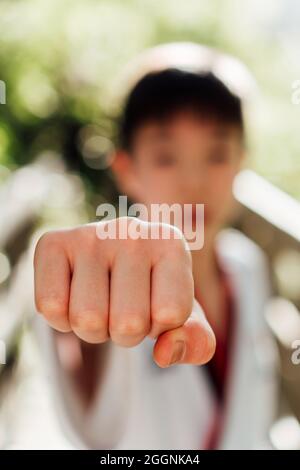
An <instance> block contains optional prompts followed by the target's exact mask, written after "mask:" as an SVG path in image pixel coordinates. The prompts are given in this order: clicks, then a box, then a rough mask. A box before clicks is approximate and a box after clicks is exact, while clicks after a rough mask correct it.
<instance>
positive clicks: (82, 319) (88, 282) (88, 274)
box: [69, 250, 109, 343]
mask: <svg viewBox="0 0 300 470" xmlns="http://www.w3.org/2000/svg"><path fill="white" fill-rule="evenodd" d="M108 312H109V271H108V265H107V264H106V263H105V261H104V259H102V260H99V259H98V258H97V257H95V256H94V255H93V256H91V255H90V254H89V253H88V252H85V251H84V250H82V252H81V253H80V255H79V256H77V257H76V258H75V262H74V271H73V276H72V282H71V293H70V305H69V320H70V324H71V327H72V329H73V331H74V333H75V334H76V335H77V336H78V337H79V338H81V339H82V340H84V341H86V342H88V343H102V342H104V341H107V339H108V338H109V334H108Z"/></svg>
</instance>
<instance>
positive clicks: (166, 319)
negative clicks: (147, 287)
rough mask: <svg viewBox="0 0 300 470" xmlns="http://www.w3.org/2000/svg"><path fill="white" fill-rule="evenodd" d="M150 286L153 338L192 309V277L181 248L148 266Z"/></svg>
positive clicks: (173, 325) (184, 316) (176, 322)
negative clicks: (150, 270) (149, 268)
mask: <svg viewBox="0 0 300 470" xmlns="http://www.w3.org/2000/svg"><path fill="white" fill-rule="evenodd" d="M151 290H152V291H151V322H152V326H151V332H150V336H151V337H152V338H156V337H157V336H159V335H160V334H161V333H163V332H164V331H168V330H170V329H174V328H177V327H179V326H181V325H183V324H184V322H185V321H186V320H187V318H188V317H189V315H190V313H191V311H192V307H193V297H194V281H193V276H192V270H191V263H190V259H189V258H188V257H187V254H186V253H185V251H179V252H178V253H174V252H170V253H168V254H167V255H166V256H165V257H163V258H162V259H161V260H160V261H158V263H157V264H156V265H155V266H154V267H153V270H152V286H151Z"/></svg>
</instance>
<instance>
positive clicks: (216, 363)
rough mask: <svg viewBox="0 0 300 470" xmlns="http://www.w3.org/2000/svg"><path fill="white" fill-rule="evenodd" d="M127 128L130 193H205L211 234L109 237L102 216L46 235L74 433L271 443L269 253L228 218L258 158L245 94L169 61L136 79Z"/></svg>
mask: <svg viewBox="0 0 300 470" xmlns="http://www.w3.org/2000/svg"><path fill="white" fill-rule="evenodd" d="M119 137H120V139H119V142H120V145H119V149H118V150H117V151H116V155H115V159H114V163H113V170H114V173H115V177H116V181H117V184H118V186H119V189H120V191H121V192H122V194H126V195H128V196H129V198H130V199H131V200H133V201H135V202H138V203H143V204H144V205H145V206H146V207H147V208H150V206H151V204H153V203H167V204H169V205H172V204H174V203H177V204H179V205H180V206H182V207H183V205H184V204H187V203H188V204H193V205H195V204H198V203H201V204H204V205H205V220H204V222H205V223H204V232H205V242H204V247H203V248H202V249H198V250H192V251H190V252H189V251H188V250H186V245H185V242H184V240H183V239H176V237H175V236H173V237H170V239H169V240H163V239H156V240H151V239H148V240H141V239H140V240H132V239H130V237H128V238H127V239H126V240H120V239H116V240H99V238H98V237H97V234H96V228H95V225H88V226H83V227H77V228H75V229H73V230H67V231H64V230H62V231H57V232H51V233H48V234H46V235H44V236H43V237H42V239H41V240H40V241H39V243H38V245H37V249H36V253H35V295H36V305H37V309H38V311H40V312H41V313H42V314H43V316H44V317H45V319H46V320H47V322H48V323H49V325H51V326H52V327H53V328H54V329H55V330H57V331H58V332H60V333H55V334H54V333H53V334H50V331H51V330H49V329H47V330H46V329H45V327H44V326H42V327H41V330H42V331H43V334H44V338H45V341H44V346H45V350H46V352H47V361H48V363H49V364H50V365H51V366H52V369H51V371H52V372H51V373H52V379H53V384H54V387H55V389H56V393H57V399H58V401H57V404H58V406H59V407H60V417H61V419H62V422H63V424H64V427H65V429H66V432H67V433H68V435H69V437H70V439H71V440H72V442H73V443H74V445H75V446H76V447H78V448H107V449H132V448H144V449H145V448H152V449H184V448H189V449H205V448H254V447H256V446H258V445H261V444H262V442H263V441H265V440H266V438H267V431H268V427H269V425H270V420H271V417H272V411H273V410H272V408H273V404H272V396H271V394H270V393H271V392H270V388H269V387H270V386H272V381H270V374H269V371H265V370H262V363H261V361H260V357H261V347H262V346H263V340H264V338H265V329H264V323H263V309H264V305H265V302H266V300H267V297H268V279H267V274H266V269H265V262H264V258H263V256H262V254H261V252H260V251H259V249H258V248H257V247H256V246H255V245H254V244H253V243H252V242H251V241H250V240H248V239H247V238H246V237H245V236H243V235H242V234H240V233H238V232H236V231H233V230H227V231H220V230H221V229H222V227H223V226H224V225H225V224H226V223H227V221H228V220H229V218H230V215H231V212H232V209H233V205H234V204H233V196H232V184H233V180H234V177H235V176H236V174H237V173H238V171H239V169H240V167H241V164H242V162H243V158H244V157H243V156H244V122H243V114H242V104H241V101H240V99H239V98H238V97H237V96H235V95H234V94H233V93H232V92H231V91H230V90H229V89H228V88H227V87H226V86H225V84H224V83H222V81H220V80H219V79H218V78H217V77H216V76H215V75H214V74H213V73H210V72H205V73H196V72H191V71H187V70H180V69H176V68H165V69H162V70H160V71H156V72H152V73H149V74H146V75H145V76H144V77H142V78H141V79H140V80H139V81H138V83H136V84H135V86H134V87H133V89H132V90H131V92H130V94H129V96H128V97H127V101H126V105H125V108H124V112H123V115H122V119H121V121H120V128H119ZM193 216H195V213H194V212H193ZM131 222H132V220H131V219H126V218H125V219H118V220H113V221H111V222H108V224H110V226H112V225H114V226H118V227H119V226H120V224H123V228H124V225H125V230H127V229H128V225H129V223H131ZM194 222H195V221H194V220H193V224H194ZM139 223H141V224H143V223H144V222H139V221H138V220H137V221H136V224H139ZM175 234H177V229H176V228H174V232H173V235H175ZM197 301H198V302H199V304H200V305H201V307H202V308H203V310H204V313H205V316H206V318H207V320H208V322H207V321H206V319H205V317H204V315H203V313H202V310H201V307H199V305H198V303H197ZM209 325H210V326H211V327H210V326H209ZM211 328H212V329H211ZM212 330H213V331H214V333H213V332H212ZM214 335H215V336H214ZM215 338H216V341H215ZM124 346H125V347H126V348H124ZM215 346H216V349H215ZM214 352H215V354H214ZM152 354H153V358H152ZM212 357H213V358H212ZM76 358H77V359H76ZM153 359H154V360H153ZM205 363H207V364H206V365H205V366H202V367H199V365H203V364H205ZM170 366H172V367H170Z"/></svg>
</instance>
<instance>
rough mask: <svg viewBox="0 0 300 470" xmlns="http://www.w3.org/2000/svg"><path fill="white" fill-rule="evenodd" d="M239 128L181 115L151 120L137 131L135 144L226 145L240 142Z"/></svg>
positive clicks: (186, 113)
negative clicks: (176, 142)
mask: <svg viewBox="0 0 300 470" xmlns="http://www.w3.org/2000/svg"><path fill="white" fill-rule="evenodd" d="M240 139H241V132H240V130H239V129H238V127H237V126H235V125H234V124H231V123H224V122H221V121H218V120H217V119H214V118H205V117H202V116H200V115H196V114H193V113H188V112H185V113H181V114H178V115H176V116H174V117H171V118H165V119H162V120H149V121H147V122H145V123H144V124H142V125H141V126H140V127H139V128H138V129H137V131H136V135H135V143H136V144H139V143H143V144H149V145H151V144H160V143H161V144H168V143H172V142H174V141H182V140H188V141H189V143H190V144H192V143H193V142H194V143H195V144H197V143H199V144H203V142H204V141H206V142H212V143H226V142H232V141H240Z"/></svg>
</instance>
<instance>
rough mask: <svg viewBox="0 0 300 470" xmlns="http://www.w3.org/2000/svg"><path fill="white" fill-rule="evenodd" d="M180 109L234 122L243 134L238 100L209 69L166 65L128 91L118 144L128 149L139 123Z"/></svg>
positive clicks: (120, 123) (241, 115)
mask: <svg viewBox="0 0 300 470" xmlns="http://www.w3.org/2000/svg"><path fill="white" fill-rule="evenodd" d="M182 110H191V111H194V112H196V113H197V114H199V115H200V116H204V117H207V118H213V119H216V120H218V121H220V122H224V123H228V124H234V125H236V126H237V127H238V128H239V129H240V130H241V135H242V137H243V133H244V123H243V113H242V103H241V100H240V98H238V97H237V96H236V95H234V94H233V93H232V92H231V91H230V90H229V89H228V88H227V87H226V86H225V84H224V83H223V82H222V81H221V80H219V79H218V78H217V77H216V76H215V75H214V74H213V73H211V72H199V73H196V72H189V71H184V70H180V69H176V68H169V69H165V70H163V71H159V72H151V73H148V74H147V75H145V76H144V77H143V78H142V79H141V80H140V81H139V82H138V83H137V84H136V85H135V86H134V88H133V89H132V90H131V92H130V93H129V95H128V97H127V100H126V103H125V107H124V110H123V113H122V116H121V118H120V120H119V132H118V140H119V142H118V144H119V145H120V147H122V148H124V149H127V150H129V149H130V148H131V144H132V140H133V137H134V133H135V131H136V130H137V128H138V127H139V126H140V125H142V124H144V123H146V122H147V121H150V120H164V119H166V118H168V117H170V116H172V115H174V114H176V113H177V112H179V111H182Z"/></svg>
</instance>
